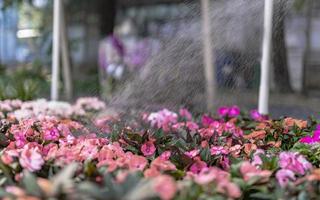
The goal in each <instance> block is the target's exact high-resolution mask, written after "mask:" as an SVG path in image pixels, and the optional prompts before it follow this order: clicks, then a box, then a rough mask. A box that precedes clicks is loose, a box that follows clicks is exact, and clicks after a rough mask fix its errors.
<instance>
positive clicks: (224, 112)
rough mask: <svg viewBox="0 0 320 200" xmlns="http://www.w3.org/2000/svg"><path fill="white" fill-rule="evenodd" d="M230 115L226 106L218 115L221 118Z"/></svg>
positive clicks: (219, 110)
mask: <svg viewBox="0 0 320 200" xmlns="http://www.w3.org/2000/svg"><path fill="white" fill-rule="evenodd" d="M228 113H229V108H228V107H226V106H222V107H220V108H219V109H218V114H219V115H220V116H221V117H225V116H227V115H228Z"/></svg>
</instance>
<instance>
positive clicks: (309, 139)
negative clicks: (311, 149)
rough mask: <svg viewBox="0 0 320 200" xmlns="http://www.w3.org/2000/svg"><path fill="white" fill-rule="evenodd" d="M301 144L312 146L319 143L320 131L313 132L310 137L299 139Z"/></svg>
mask: <svg viewBox="0 0 320 200" xmlns="http://www.w3.org/2000/svg"><path fill="white" fill-rule="evenodd" d="M300 142H301V143H306V144H314V143H317V142H320V130H319V129H317V130H315V131H314V132H313V135H312V136H305V137H303V138H301V139H300Z"/></svg>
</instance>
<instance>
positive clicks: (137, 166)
mask: <svg viewBox="0 0 320 200" xmlns="http://www.w3.org/2000/svg"><path fill="white" fill-rule="evenodd" d="M128 162H129V169H130V170H132V171H136V170H139V171H142V170H143V169H144V168H145V167H146V166H147V164H148V161H147V159H146V158H145V157H143V156H137V155H132V156H131V158H130V159H129V161H128Z"/></svg>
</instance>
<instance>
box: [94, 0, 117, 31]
mask: <svg viewBox="0 0 320 200" xmlns="http://www.w3.org/2000/svg"><path fill="white" fill-rule="evenodd" d="M97 5H98V13H99V21H100V34H101V36H102V37H104V36H106V35H109V34H111V33H112V32H113V28H114V25H115V19H116V11H117V0H99V3H98V4H97Z"/></svg>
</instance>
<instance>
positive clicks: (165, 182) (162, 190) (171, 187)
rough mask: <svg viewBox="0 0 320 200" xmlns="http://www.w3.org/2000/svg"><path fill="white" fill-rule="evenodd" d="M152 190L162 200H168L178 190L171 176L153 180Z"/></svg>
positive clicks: (162, 176)
mask: <svg viewBox="0 0 320 200" xmlns="http://www.w3.org/2000/svg"><path fill="white" fill-rule="evenodd" d="M153 189H154V191H155V192H156V193H157V194H158V195H159V197H160V198H161V199H162V200H170V199H173V197H174V196H175V194H176V192H177V190H178V188H177V184H176V182H175V181H174V179H173V178H172V177H171V176H168V175H160V176H158V177H156V178H155V179H154V180H153Z"/></svg>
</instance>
